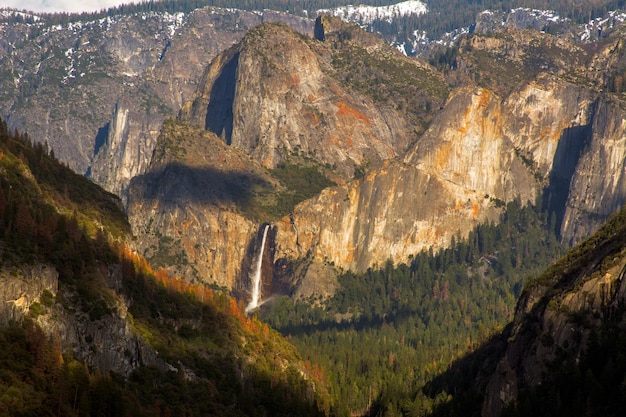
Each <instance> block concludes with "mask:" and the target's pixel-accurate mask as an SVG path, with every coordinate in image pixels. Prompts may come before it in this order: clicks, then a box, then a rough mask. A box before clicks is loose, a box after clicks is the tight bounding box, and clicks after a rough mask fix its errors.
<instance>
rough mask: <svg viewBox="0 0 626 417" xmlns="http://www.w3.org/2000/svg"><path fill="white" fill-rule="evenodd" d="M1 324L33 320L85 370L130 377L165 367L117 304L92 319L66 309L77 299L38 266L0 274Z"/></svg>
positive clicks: (117, 275) (115, 279)
mask: <svg viewBox="0 0 626 417" xmlns="http://www.w3.org/2000/svg"><path fill="white" fill-rule="evenodd" d="M108 273H109V281H110V282H109V285H110V286H111V287H112V288H115V286H116V285H118V284H119V281H120V279H121V271H120V269H119V268H115V267H112V268H110V269H109V272H108ZM0 284H1V285H0V326H6V325H7V324H9V323H10V322H12V321H17V322H19V321H21V320H22V319H23V318H24V317H29V318H30V319H31V320H34V321H35V322H36V323H37V324H38V325H39V326H40V327H41V328H42V330H43V331H44V332H45V333H46V335H47V336H48V337H49V338H50V339H51V340H53V341H54V342H55V343H58V346H59V348H60V349H61V351H62V352H67V353H70V352H71V353H72V355H73V356H74V357H76V358H78V359H80V360H83V361H85V363H86V364H87V365H88V366H91V367H94V368H97V369H100V370H101V371H108V370H111V371H115V372H117V373H120V374H122V375H128V374H130V372H132V371H133V370H134V369H136V368H137V367H139V366H145V365H159V366H162V365H163V364H162V363H161V361H159V359H158V358H157V354H156V352H155V351H154V350H153V349H152V348H150V347H149V346H148V344H147V343H146V342H145V341H144V340H143V339H142V338H141V337H140V336H138V335H137V334H136V333H135V332H134V331H133V329H132V328H131V326H130V324H129V321H128V317H127V315H128V312H127V308H126V306H125V305H124V304H123V303H121V302H119V301H118V302H117V303H116V305H115V306H110V307H111V308H110V314H105V315H104V316H103V317H101V318H98V319H97V320H94V319H92V318H90V315H89V314H87V313H85V312H82V311H80V308H77V306H78V305H79V304H80V303H79V304H78V305H74V306H73V307H71V308H66V306H64V305H63V304H62V303H61V302H59V300H62V299H63V300H66V301H65V303H68V302H69V301H68V300H70V299H72V297H74V296H75V295H74V294H72V292H71V291H70V290H68V288H67V286H65V287H60V286H59V278H58V273H57V271H56V270H55V269H54V268H53V267H50V266H48V265H44V264H36V265H32V266H25V265H23V266H20V267H19V268H18V267H12V268H3V269H2V270H1V271H0Z"/></svg>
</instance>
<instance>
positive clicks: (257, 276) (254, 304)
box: [246, 224, 270, 313]
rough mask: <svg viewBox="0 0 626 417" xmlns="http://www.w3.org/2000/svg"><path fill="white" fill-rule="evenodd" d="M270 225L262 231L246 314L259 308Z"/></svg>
mask: <svg viewBox="0 0 626 417" xmlns="http://www.w3.org/2000/svg"><path fill="white" fill-rule="evenodd" d="M269 228H270V225H269V224H266V225H265V229H263V239H262V240H261V250H260V251H259V258H258V259H257V261H256V268H255V269H254V275H252V300H250V304H248V306H247V307H246V313H249V312H251V311H254V310H256V309H257V308H258V307H259V299H260V298H261V266H262V265H263V252H264V251H265V239H266V238H267V231H268V230H269Z"/></svg>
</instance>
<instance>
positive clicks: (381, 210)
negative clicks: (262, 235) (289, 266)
mask: <svg viewBox="0 0 626 417" xmlns="http://www.w3.org/2000/svg"><path fill="white" fill-rule="evenodd" d="M623 120H624V116H623V110H621V107H620V106H619V105H618V103H615V102H612V101H611V100H608V99H606V98H604V97H603V96H601V95H599V94H598V93H597V92H594V90H592V89H588V88H585V87H580V86H576V85H573V84H570V83H567V82H564V81H559V80H558V79H556V78H554V77H552V76H547V75H541V76H540V77H538V78H537V79H536V80H533V81H532V82H530V83H528V84H526V85H523V86H521V87H520V88H518V89H517V90H515V91H514V92H513V93H512V94H511V95H509V96H508V97H506V98H505V99H502V98H500V97H498V96H496V95H495V94H493V93H492V92H490V91H488V90H485V89H474V90H472V89H463V90H459V91H458V92H457V93H456V94H455V95H454V96H453V97H452V98H451V99H450V100H449V102H448V103H447V104H446V106H445V108H444V109H443V110H442V111H441V113H440V114H439V115H437V116H436V117H435V119H434V120H433V122H432V124H431V127H430V128H429V129H428V131H427V132H426V133H425V134H424V135H423V137H422V138H420V140H419V141H418V142H417V144H416V146H415V147H414V148H413V149H412V150H410V151H409V152H408V153H407V154H406V156H405V158H404V159H403V160H402V161H401V162H400V161H393V162H390V163H388V164H386V165H385V166H384V167H382V168H380V169H378V170H374V171H371V172H370V173H369V174H368V175H367V176H366V177H365V178H363V179H362V180H360V181H355V182H351V183H348V184H346V185H344V186H341V187H335V188H332V189H328V190H325V191H324V192H323V193H322V194H321V195H320V196H319V197H317V198H316V199H313V200H310V201H306V202H304V203H302V204H300V205H299V206H297V207H296V209H295V211H294V213H293V215H292V216H291V217H290V218H288V219H287V218H286V219H283V221H282V222H280V223H279V224H278V230H279V231H278V234H277V255H276V256H277V258H281V257H285V258H299V257H304V256H306V254H309V255H312V257H313V259H314V260H315V261H316V262H320V263H330V264H332V265H335V266H338V267H340V268H344V269H351V270H356V271H364V270H366V269H367V268H368V267H371V266H372V265H376V264H378V265H381V264H382V263H384V262H385V261H386V260H391V261H393V262H405V261H407V259H408V256H409V255H411V254H414V253H416V252H418V251H420V250H423V249H428V248H430V247H432V248H433V249H437V248H442V247H446V246H447V245H449V243H450V241H451V238H452V237H453V236H458V235H460V236H465V235H466V234H467V233H468V232H469V231H470V230H471V229H472V228H473V227H475V225H476V224H478V223H480V222H484V221H487V220H495V219H497V216H498V213H499V210H498V209H497V207H496V204H495V203H496V202H498V201H502V202H508V201H512V200H514V199H520V200H521V201H522V203H526V202H532V203H534V202H536V201H537V198H538V197H539V196H541V194H542V190H543V189H544V187H546V186H547V187H548V188H547V190H548V191H547V192H546V194H545V195H544V198H545V199H547V200H548V201H547V202H544V203H545V204H549V207H550V208H551V210H552V211H554V213H555V214H554V215H555V216H556V220H557V221H559V223H558V224H561V222H562V227H561V230H562V235H563V239H572V240H576V239H582V238H584V237H586V236H588V235H589V234H590V233H591V232H593V231H594V230H595V229H596V228H597V227H598V226H599V225H600V224H601V223H602V222H604V221H605V220H606V219H607V218H608V216H609V215H610V214H611V213H613V212H614V211H615V210H616V209H617V208H619V207H620V206H621V204H623V201H624V198H625V197H626V196H625V195H624V191H623V179H622V177H623V172H624V165H623V160H624V156H625V155H626V152H624V149H623V145H622V143H623V141H624V138H623V135H624V126H623V123H624V121H623ZM592 187H593V188H592ZM596 187H597V188H596ZM591 190H594V191H591ZM312 279H314V278H312Z"/></svg>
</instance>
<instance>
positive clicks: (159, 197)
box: [128, 123, 267, 288]
mask: <svg viewBox="0 0 626 417" xmlns="http://www.w3.org/2000/svg"><path fill="white" fill-rule="evenodd" d="M265 175H266V174H265V173H264V170H263V169H262V168H261V167H259V166H258V165H257V164H255V163H254V162H253V161H251V160H250V158H249V157H247V156H246V155H243V154H241V153H239V152H233V151H232V149H229V148H228V147H227V145H226V144H224V143H223V142H222V141H221V140H220V139H219V138H218V137H216V136H215V135H214V134H213V133H210V132H206V131H203V130H199V129H192V128H189V127H184V126H181V125H179V124H175V123H166V124H165V126H164V129H163V132H162V134H161V137H160V138H159V144H158V146H157V148H156V150H155V154H154V157H153V158H152V162H151V164H150V167H149V168H148V169H147V171H146V173H144V174H143V175H139V176H137V177H135V178H134V179H133V180H132V181H131V184H130V193H129V204H128V216H129V220H130V223H131V225H132V228H133V231H134V233H135V235H136V236H137V239H136V241H135V242H134V244H135V246H136V249H137V250H138V251H139V252H140V253H142V254H143V255H144V256H145V257H146V258H148V260H150V261H151V263H152V264H153V265H154V266H155V267H156V266H158V267H166V268H168V269H169V270H170V271H171V272H173V273H174V274H176V275H178V276H183V277H187V278H188V279H198V280H203V281H205V282H211V283H217V284H218V285H221V286H224V287H227V288H234V287H235V286H236V283H237V282H239V281H241V280H243V279H244V278H247V274H248V272H249V271H248V270H247V269H246V268H245V267H244V265H246V262H247V260H248V259H249V258H251V257H252V256H253V255H254V253H251V252H250V248H249V245H250V242H251V241H253V236H255V235H256V231H257V229H258V225H257V224H256V223H255V222H253V221H251V220H249V219H247V218H246V217H244V216H243V215H242V214H240V213H239V211H238V210H237V204H238V203H240V202H241V201H243V200H246V199H247V198H248V197H249V195H248V193H249V192H251V189H250V187H253V184H256V183H262V184H265V183H266V181H267V180H266V179H265Z"/></svg>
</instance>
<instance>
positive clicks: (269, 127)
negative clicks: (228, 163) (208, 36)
mask: <svg viewBox="0 0 626 417" xmlns="http://www.w3.org/2000/svg"><path fill="white" fill-rule="evenodd" d="M342 25H345V24H342ZM389 49H391V48H389ZM333 59H334V58H333V51H332V50H331V48H329V47H328V46H326V45H324V44H321V43H319V42H318V41H316V40H314V39H311V38H307V37H304V36H302V35H300V34H298V33H296V32H294V31H293V30H291V29H289V28H287V27H285V26H281V25H267V24H264V25H260V26H258V27H257V28H255V29H254V30H252V31H250V32H249V33H248V34H247V35H246V36H245V37H244V39H243V40H242V42H240V43H239V44H238V45H237V46H235V47H233V48H232V49H230V50H228V51H227V52H225V53H223V54H221V55H220V56H219V57H218V58H216V59H215V60H214V61H213V63H212V64H211V65H210V66H209V67H208V69H207V70H206V72H205V74H204V76H203V78H202V81H201V87H200V89H199V90H198V92H197V93H196V97H195V98H194V99H193V100H192V102H190V103H188V104H186V105H185V106H184V107H183V110H182V111H181V116H180V119H181V120H182V121H184V122H187V123H190V124H192V125H194V126H198V127H202V128H205V129H207V130H210V131H213V132H214V133H215V134H217V135H218V136H220V137H222V139H223V140H224V141H225V142H226V143H227V144H229V145H232V146H234V147H236V148H238V149H241V150H243V151H244V152H246V153H248V154H249V155H251V156H252V157H253V158H255V159H256V160H257V161H259V162H260V163H261V164H262V165H264V166H265V167H267V168H274V167H276V166H278V165H279V164H281V163H285V162H288V161H290V160H298V159H301V158H311V159H313V160H315V161H317V162H318V163H319V164H321V165H327V166H331V167H333V170H334V172H335V173H336V174H337V175H338V176H339V177H340V178H344V179H348V178H351V177H352V176H353V175H354V172H355V170H356V168H357V167H360V166H367V165H376V164H378V163H379V162H380V161H382V160H385V159H389V158H392V157H395V156H396V155H398V154H399V153H401V152H403V151H404V150H405V149H406V147H407V146H408V143H409V142H410V141H411V140H414V139H415V138H414V137H413V136H412V135H411V126H409V125H408V124H407V123H406V122H405V119H404V118H403V117H400V115H398V114H397V112H396V111H395V109H393V108H389V106H387V105H381V104H380V103H377V102H376V101H375V100H373V99H372V98H371V97H369V96H367V95H365V94H362V93H360V92H359V91H355V90H354V89H352V88H350V87H349V86H347V85H345V83H344V82H342V81H341V80H338V79H337V71H336V69H335V68H334V66H333V62H332V61H333Z"/></svg>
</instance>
